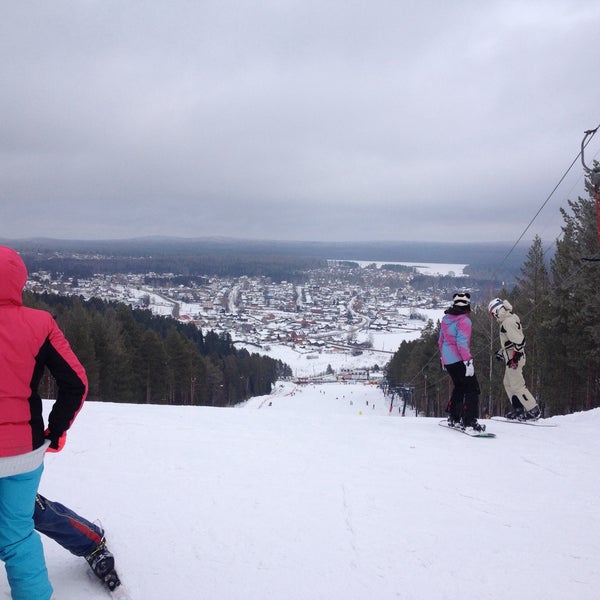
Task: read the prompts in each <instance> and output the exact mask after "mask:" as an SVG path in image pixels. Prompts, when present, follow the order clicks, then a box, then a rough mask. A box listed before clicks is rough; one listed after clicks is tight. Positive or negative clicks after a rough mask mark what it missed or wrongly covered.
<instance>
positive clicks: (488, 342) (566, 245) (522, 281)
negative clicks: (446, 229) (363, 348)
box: [386, 182, 600, 416]
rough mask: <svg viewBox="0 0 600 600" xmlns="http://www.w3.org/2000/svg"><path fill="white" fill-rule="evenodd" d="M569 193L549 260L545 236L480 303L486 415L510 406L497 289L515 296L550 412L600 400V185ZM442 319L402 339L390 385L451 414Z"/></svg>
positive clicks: (476, 341) (538, 388) (422, 408)
mask: <svg viewBox="0 0 600 600" xmlns="http://www.w3.org/2000/svg"><path fill="white" fill-rule="evenodd" d="M587 186H588V191H589V198H581V197H580V198H579V199H578V200H577V201H571V200H569V201H568V209H561V214H562V218H563V221H564V224H563V225H562V235H561V238H560V239H559V240H557V242H556V251H555V254H554V255H553V257H552V258H551V259H550V260H549V261H548V260H547V259H546V256H545V252H544V250H543V247H542V242H541V239H540V238H539V237H538V236H536V237H535V239H534V240H533V242H532V244H531V246H530V248H529V251H528V253H527V256H526V258H525V262H524V263H523V265H522V267H521V269H520V275H519V276H518V277H517V278H516V284H515V285H514V286H513V287H512V288H511V289H510V290H507V289H490V290H489V295H488V296H489V297H483V298H482V299H481V305H473V306H472V310H471V321H472V325H473V330H472V337H471V353H472V355H473V359H474V364H475V374H476V376H477V378H478V381H479V384H480V387H481V396H480V416H486V415H502V414H504V413H505V412H506V411H507V410H508V409H509V407H510V405H509V401H508V398H507V396H506V393H505V391H504V387H503V385H502V378H503V375H504V369H505V367H504V364H503V363H502V362H498V361H496V360H494V354H495V353H496V351H497V350H499V349H500V344H499V338H498V323H497V322H496V320H495V319H494V318H492V317H490V315H488V312H487V304H488V301H489V300H491V299H492V298H494V297H500V298H503V299H507V300H509V302H510V303H511V304H512V305H513V312H515V313H516V314H517V315H519V317H520V319H521V323H522V325H523V328H524V331H525V340H526V358H527V362H526V366H525V369H524V375H525V379H526V383H527V386H528V388H529V390H530V391H531V392H532V393H533V394H534V396H535V397H536V398H537V400H538V403H539V405H540V407H541V408H542V410H543V411H544V414H545V416H551V415H556V414H568V413H572V412H576V411H582V410H589V409H591V408H594V407H598V406H600V260H599V259H600V254H599V250H600V232H599V229H598V220H599V219H600V214H599V213H598V197H597V192H598V190H597V189H594V188H592V186H591V184H590V183H589V182H588V183H587ZM438 335H439V323H433V322H431V321H430V322H429V323H428V325H427V327H426V328H425V329H424V330H423V334H422V336H421V337H420V338H419V339H418V340H414V341H410V342H403V343H402V344H401V345H400V347H399V349H398V350H397V352H396V353H395V354H394V355H393V357H392V359H391V360H390V362H389V363H388V365H387V367H386V371H387V379H388V383H389V386H390V389H392V390H397V391H398V392H399V393H400V392H403V393H404V394H409V395H412V399H413V402H414V403H415V405H416V410H417V411H419V412H423V413H424V414H425V415H426V416H445V415H446V412H445V410H446V406H447V403H448V399H449V397H450V393H451V391H452V383H451V380H450V378H449V377H448V376H447V374H446V373H445V372H443V371H442V369H441V366H440V360H439V352H438V346H437V341H438Z"/></svg>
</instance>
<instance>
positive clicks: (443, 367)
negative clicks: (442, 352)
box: [440, 362, 446, 371]
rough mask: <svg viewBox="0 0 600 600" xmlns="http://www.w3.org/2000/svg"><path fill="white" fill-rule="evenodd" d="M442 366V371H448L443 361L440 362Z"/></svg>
mask: <svg viewBox="0 0 600 600" xmlns="http://www.w3.org/2000/svg"><path fill="white" fill-rule="evenodd" d="M440 367H442V371H446V365H445V364H444V363H443V362H441V363H440Z"/></svg>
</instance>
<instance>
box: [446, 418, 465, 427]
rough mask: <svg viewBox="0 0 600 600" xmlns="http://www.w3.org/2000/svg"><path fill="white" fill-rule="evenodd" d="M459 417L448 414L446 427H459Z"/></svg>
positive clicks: (460, 424)
mask: <svg viewBox="0 0 600 600" xmlns="http://www.w3.org/2000/svg"><path fill="white" fill-rule="evenodd" d="M461 426H462V423H461V418H460V417H454V416H452V415H450V416H449V417H448V427H461Z"/></svg>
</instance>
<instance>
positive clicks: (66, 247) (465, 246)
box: [0, 236, 529, 268]
mask: <svg viewBox="0 0 600 600" xmlns="http://www.w3.org/2000/svg"><path fill="white" fill-rule="evenodd" d="M0 242H1V243H2V244H4V245H7V246H11V247H13V248H15V249H16V250H17V251H23V252H28V253H30V252H38V253H40V254H46V253H53V252H69V253H82V254H90V253H98V254H104V255H111V256H124V255H127V256H148V255H153V256H163V257H166V256H169V255H173V256H175V255H178V256H181V255H182V254H184V255H185V254H190V255H198V254H216V255H229V256H231V255H236V254H242V255H253V256H282V257H295V258H298V257H307V258H318V259H346V260H363V261H369V260H372V261H383V262H385V261H389V262H402V261H406V262H436V263H464V264H475V263H477V264H498V263H500V262H502V261H505V258H507V260H506V261H505V262H506V264H505V266H506V267H509V268H511V267H514V266H515V265H521V264H522V263H523V260H524V258H525V256H526V254H527V250H528V248H529V243H523V244H520V245H518V246H517V247H516V248H514V249H512V246H513V243H512V242H490V243H486V242H472V243H470V242H455V243H449V242H406V241H370V242H354V241H347V242H326V241H319V242H315V241H286V240H248V239H236V238H225V237H207V238H178V237H158V236H156V237H140V238H131V239H120V240H61V239H53V238H35V239H19V240H10V239H7V238H4V239H1V240H0ZM511 249H512V250H511ZM507 255H509V256H508V257H507Z"/></svg>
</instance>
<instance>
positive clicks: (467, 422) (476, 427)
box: [462, 419, 485, 432]
mask: <svg viewBox="0 0 600 600" xmlns="http://www.w3.org/2000/svg"><path fill="white" fill-rule="evenodd" d="M462 428H463V429H467V428H468V429H472V430H473V431H479V432H482V431H485V425H480V424H479V423H478V422H477V419H464V420H463V422H462Z"/></svg>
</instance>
